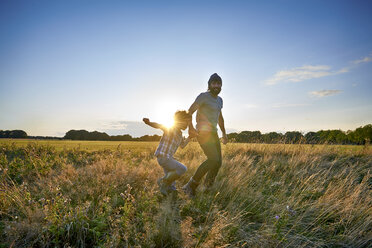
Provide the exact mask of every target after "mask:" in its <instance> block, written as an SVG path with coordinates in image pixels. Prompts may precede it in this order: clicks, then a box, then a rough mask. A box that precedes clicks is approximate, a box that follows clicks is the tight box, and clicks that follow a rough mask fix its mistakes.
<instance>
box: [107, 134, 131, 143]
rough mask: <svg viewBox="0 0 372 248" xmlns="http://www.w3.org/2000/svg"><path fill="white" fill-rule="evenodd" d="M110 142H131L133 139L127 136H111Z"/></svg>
mask: <svg viewBox="0 0 372 248" xmlns="http://www.w3.org/2000/svg"><path fill="white" fill-rule="evenodd" d="M110 140H112V141H132V140H133V137H132V136H130V135H129V134H124V135H116V136H111V137H110Z"/></svg>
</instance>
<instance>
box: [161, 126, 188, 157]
mask: <svg viewBox="0 0 372 248" xmlns="http://www.w3.org/2000/svg"><path fill="white" fill-rule="evenodd" d="M184 142H185V139H184V138H183V137H182V132H181V130H179V129H174V128H170V129H168V130H167V131H165V132H164V134H163V136H162V137H161V140H160V142H159V146H158V149H156V151H155V156H156V157H168V158H170V157H173V154H175V153H176V151H177V148H178V147H179V146H180V144H182V143H184Z"/></svg>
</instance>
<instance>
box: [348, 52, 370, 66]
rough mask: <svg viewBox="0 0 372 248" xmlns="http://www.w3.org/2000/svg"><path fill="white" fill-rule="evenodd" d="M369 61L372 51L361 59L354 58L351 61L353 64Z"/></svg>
mask: <svg viewBox="0 0 372 248" xmlns="http://www.w3.org/2000/svg"><path fill="white" fill-rule="evenodd" d="M370 61H372V53H371V54H370V55H369V56H366V57H364V58H362V59H357V60H354V61H353V62H352V63H353V64H355V65H358V64H362V63H367V62H370Z"/></svg>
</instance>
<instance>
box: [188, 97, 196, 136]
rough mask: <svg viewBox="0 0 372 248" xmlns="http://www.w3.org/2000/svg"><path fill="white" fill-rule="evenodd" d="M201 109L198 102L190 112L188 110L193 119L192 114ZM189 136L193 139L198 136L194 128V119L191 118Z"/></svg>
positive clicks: (192, 106) (191, 107)
mask: <svg viewBox="0 0 372 248" xmlns="http://www.w3.org/2000/svg"><path fill="white" fill-rule="evenodd" d="M198 108H199V104H197V103H196V101H195V102H194V103H193V104H191V106H190V108H189V110H188V113H189V114H190V115H191V117H192V114H193V113H194V112H195V111H196V110H197V109H198ZM189 135H190V136H191V137H195V136H197V135H198V132H197V131H196V129H195V128H194V125H193V124H192V118H191V121H190V122H189Z"/></svg>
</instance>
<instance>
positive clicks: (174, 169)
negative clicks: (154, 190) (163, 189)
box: [164, 158, 187, 185]
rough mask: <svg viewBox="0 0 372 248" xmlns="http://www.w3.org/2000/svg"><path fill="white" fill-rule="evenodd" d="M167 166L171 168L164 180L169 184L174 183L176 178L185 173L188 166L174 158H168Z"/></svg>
mask: <svg viewBox="0 0 372 248" xmlns="http://www.w3.org/2000/svg"><path fill="white" fill-rule="evenodd" d="M167 168H168V169H169V170H170V171H169V172H168V174H167V176H166V177H165V178H164V182H165V183H166V184H168V185H172V184H173V183H174V182H175V180H177V179H178V178H179V177H181V176H182V175H183V174H185V172H186V170H187V168H186V166H185V165H183V164H182V163H180V162H178V161H177V160H175V159H174V158H168V161H167Z"/></svg>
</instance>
